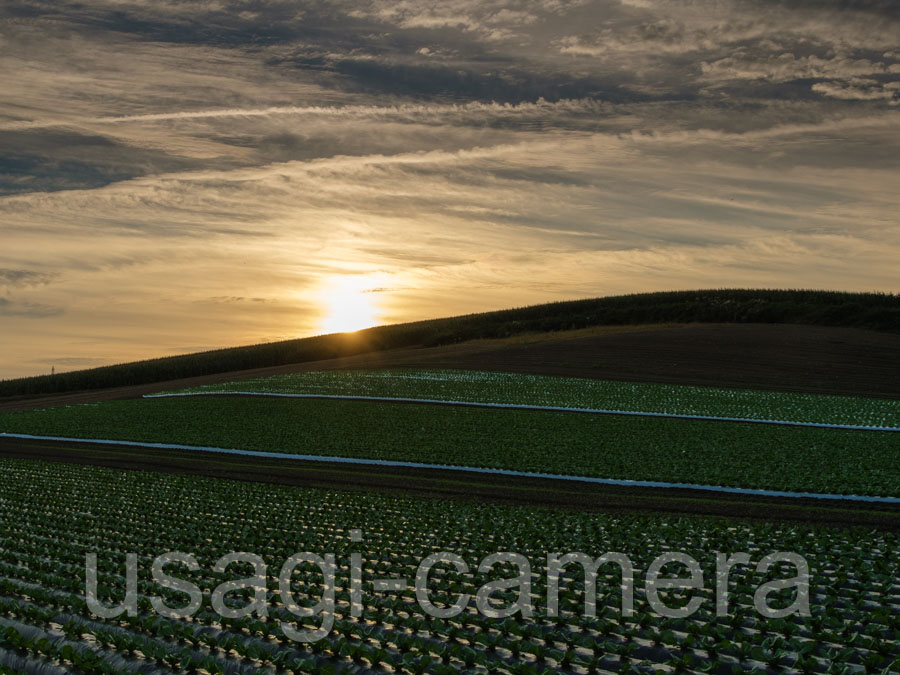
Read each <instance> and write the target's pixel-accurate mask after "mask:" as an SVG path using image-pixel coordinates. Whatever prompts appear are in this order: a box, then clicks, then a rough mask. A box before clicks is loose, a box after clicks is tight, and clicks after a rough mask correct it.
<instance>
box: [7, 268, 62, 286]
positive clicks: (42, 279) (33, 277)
mask: <svg viewBox="0 0 900 675" xmlns="http://www.w3.org/2000/svg"><path fill="white" fill-rule="evenodd" d="M58 277H59V275H58V274H57V273H55V272H38V271H36V270H21V269H10V268H0V286H13V287H29V286H44V285H46V284H50V283H53V282H54V281H56V279H57V278H58Z"/></svg>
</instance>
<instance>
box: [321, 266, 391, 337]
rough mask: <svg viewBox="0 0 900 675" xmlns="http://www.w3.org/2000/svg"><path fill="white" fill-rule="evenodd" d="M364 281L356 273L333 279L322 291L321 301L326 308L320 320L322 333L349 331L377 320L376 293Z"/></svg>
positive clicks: (369, 325)
mask: <svg viewBox="0 0 900 675" xmlns="http://www.w3.org/2000/svg"><path fill="white" fill-rule="evenodd" d="M367 281H368V280H366V279H361V278H358V277H346V278H342V279H336V280H335V281H334V283H333V284H329V286H328V287H327V289H326V290H325V291H323V293H322V304H323V306H325V307H326V309H327V314H326V315H325V316H324V317H323V318H322V321H321V323H320V328H321V331H322V332H323V333H348V332H351V331H356V330H361V329H363V328H370V327H371V326H374V325H376V324H377V323H378V316H377V315H378V308H377V307H376V304H375V300H374V297H375V294H373V293H371V292H370V289H369V288H368V286H369V284H367V283H366V282H367Z"/></svg>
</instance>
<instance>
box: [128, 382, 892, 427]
mask: <svg viewBox="0 0 900 675" xmlns="http://www.w3.org/2000/svg"><path fill="white" fill-rule="evenodd" d="M197 396H259V397H268V398H301V399H303V398H306V399H320V400H323V399H324V400H336V401H371V402H375V403H421V404H425V405H450V406H461V407H468V408H505V409H509V410H543V411H547V412H570V413H581V414H588V415H625V416H630V417H662V418H666V419H679V420H701V421H712V422H747V423H750V424H774V425H778V426H788V427H812V428H816V429H844V430H847V431H900V427H883V426H869V425H863V424H836V423H830V422H798V421H793V420H771V419H759V418H753V417H720V416H717V415H688V414H685V413H661V412H652V411H645V410H614V409H605V408H572V407H566V406H551V405H534V404H528V403H491V402H488V401H454V400H444V399H434V398H407V397H391V396H363V395H359V394H289V393H282V392H260V391H199V392H175V393H161V394H144V395H143V397H142V398H148V399H149V398H179V397H185V398H186V397H197Z"/></svg>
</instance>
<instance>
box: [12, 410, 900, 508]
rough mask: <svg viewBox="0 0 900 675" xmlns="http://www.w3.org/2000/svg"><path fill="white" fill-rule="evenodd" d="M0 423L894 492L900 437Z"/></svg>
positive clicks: (395, 413)
mask: <svg viewBox="0 0 900 675" xmlns="http://www.w3.org/2000/svg"><path fill="white" fill-rule="evenodd" d="M0 431H5V432H18V433H26V434H35V435H49V436H72V437H79V438H105V439H116V440H130V441H144V442H161V443H179V444H186V445H205V446H216V447H224V448H238V449H246V450H261V451H269V452H284V453H294V454H314V455H333V456H341V457H356V458H367V459H380V460H385V459H388V460H403V461H414V462H425V463H437V464H456V465H464V466H475V467H489V468H501V469H513V470H521V471H531V472H541V473H555V474H568V475H581V476H595V477H601V478H616V479H629V480H657V481H667V482H680V483H702V484H707V485H719V486H732V487H745V488H764V489H773V490H787V491H805V492H819V493H822V492H833V493H845V494H860V495H872V496H900V469H898V467H900V463H898V461H897V456H898V452H900V435H898V434H896V433H894V432H879V431H847V430H835V429H816V428H804V427H778V426H769V425H760V424H752V423H736V422H710V421H695V420H679V419H663V418H643V417H621V416H614V415H583V414H579V413H568V412H546V411H523V410H509V409H497V410H493V409H479V408H461V407H450V406H430V405H426V404H399V403H375V402H359V401H335V400H309V399H272V398H231V397H184V398H159V399H144V400H131V401H118V402H109V403H102V404H94V405H80V406H73V407H68V408H53V409H48V410H40V411H32V412H19V413H5V414H0Z"/></svg>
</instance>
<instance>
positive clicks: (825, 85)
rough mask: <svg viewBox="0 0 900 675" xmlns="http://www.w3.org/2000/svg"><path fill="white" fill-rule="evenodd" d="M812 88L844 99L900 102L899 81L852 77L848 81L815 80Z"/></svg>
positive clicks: (826, 94)
mask: <svg viewBox="0 0 900 675" xmlns="http://www.w3.org/2000/svg"><path fill="white" fill-rule="evenodd" d="M812 90H813V91H815V92H818V93H820V94H824V95H825V96H830V97H831V98H838V99H843V100H845V101H878V100H884V101H890V102H891V103H897V102H900V82H888V83H881V82H877V81H875V80H869V79H863V78H854V79H852V80H850V81H849V82H817V83H816V84H814V85H812Z"/></svg>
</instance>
